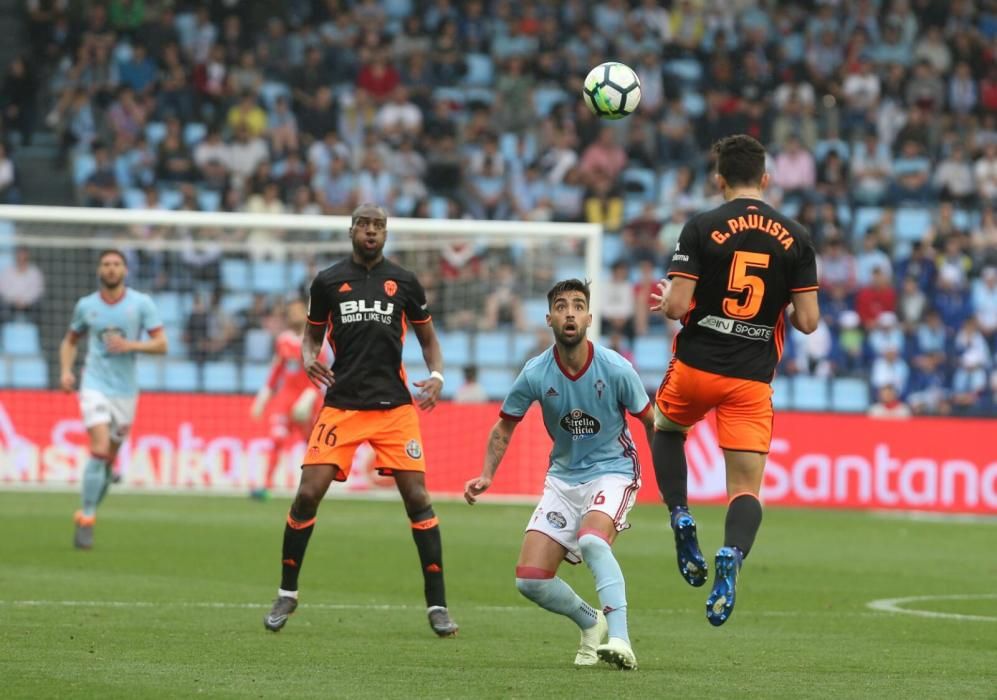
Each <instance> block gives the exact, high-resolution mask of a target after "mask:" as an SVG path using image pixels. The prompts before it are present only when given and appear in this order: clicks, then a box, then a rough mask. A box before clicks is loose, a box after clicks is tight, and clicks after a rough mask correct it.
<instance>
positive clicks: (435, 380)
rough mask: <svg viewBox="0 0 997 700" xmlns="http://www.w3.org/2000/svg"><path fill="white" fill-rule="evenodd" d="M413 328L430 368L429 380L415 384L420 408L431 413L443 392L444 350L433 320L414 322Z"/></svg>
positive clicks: (427, 365)
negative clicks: (417, 389)
mask: <svg viewBox="0 0 997 700" xmlns="http://www.w3.org/2000/svg"><path fill="white" fill-rule="evenodd" d="M412 328H413V330H414V331H415V337H416V338H418V339H419V345H420V346H421V347H422V359H423V360H425V361H426V367H428V368H429V378H428V379H423V380H422V381H419V382H413V384H415V386H417V387H418V388H419V395H418V397H417V398H418V399H419V408H421V409H423V410H425V411H431V410H432V409H433V407H434V406H436V402H437V401H438V400H439V398H440V392H441V391H443V350H442V349H441V348H440V340H439V338H437V337H436V330H435V329H434V328H433V322H432V320H430V319H427V320H426V321H424V322H422V323H415V322H413V323H412Z"/></svg>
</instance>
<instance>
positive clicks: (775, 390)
mask: <svg viewBox="0 0 997 700" xmlns="http://www.w3.org/2000/svg"><path fill="white" fill-rule="evenodd" d="M790 390H791V386H790V384H789V380H788V379H786V377H776V378H775V379H773V380H772V406H773V407H774V408H776V409H777V410H779V411H782V410H785V409H787V408H789V407H790V406H791V405H792V398H793V397H792V396H791V391H790Z"/></svg>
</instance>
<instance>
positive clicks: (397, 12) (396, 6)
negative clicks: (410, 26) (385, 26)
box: [381, 0, 412, 19]
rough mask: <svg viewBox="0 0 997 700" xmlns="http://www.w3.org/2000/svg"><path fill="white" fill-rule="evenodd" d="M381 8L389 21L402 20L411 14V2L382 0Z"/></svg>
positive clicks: (407, 0)
mask: <svg viewBox="0 0 997 700" xmlns="http://www.w3.org/2000/svg"><path fill="white" fill-rule="evenodd" d="M381 6H382V7H383V8H384V12H385V14H386V15H387V16H388V17H390V18H391V19H404V18H406V17H408V16H409V15H410V14H412V0H382V2H381Z"/></svg>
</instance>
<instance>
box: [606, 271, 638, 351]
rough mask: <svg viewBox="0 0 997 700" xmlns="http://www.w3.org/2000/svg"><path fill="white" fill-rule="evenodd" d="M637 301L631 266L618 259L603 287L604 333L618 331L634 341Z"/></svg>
mask: <svg viewBox="0 0 997 700" xmlns="http://www.w3.org/2000/svg"><path fill="white" fill-rule="evenodd" d="M635 302H636V295H635V292H634V287H633V283H632V282H631V281H630V266H629V265H628V264H627V263H626V262H625V261H623V260H618V261H616V262H615V263H613V267H612V268H611V273H610V278H609V280H607V281H606V282H605V284H604V285H603V288H602V333H604V334H609V333H613V332H618V333H621V334H622V335H623V336H624V337H625V338H627V340H629V341H630V342H633V339H634V307H635V305H636V304H635Z"/></svg>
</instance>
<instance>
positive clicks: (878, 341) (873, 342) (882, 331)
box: [868, 311, 904, 357]
mask: <svg viewBox="0 0 997 700" xmlns="http://www.w3.org/2000/svg"><path fill="white" fill-rule="evenodd" d="M868 343H869V349H870V350H871V351H872V354H873V355H874V356H875V357H880V356H882V355H885V354H886V350H887V349H888V348H900V349H901V350H903V347H904V332H903V329H901V327H900V325H899V324H898V323H897V315H896V314H895V313H893V312H892V311H884V312H882V313H881V314H879V317H878V318H877V319H876V325H875V326H874V327H873V328H871V329H869V335H868Z"/></svg>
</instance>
